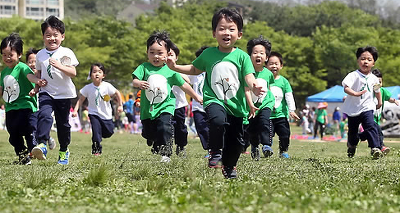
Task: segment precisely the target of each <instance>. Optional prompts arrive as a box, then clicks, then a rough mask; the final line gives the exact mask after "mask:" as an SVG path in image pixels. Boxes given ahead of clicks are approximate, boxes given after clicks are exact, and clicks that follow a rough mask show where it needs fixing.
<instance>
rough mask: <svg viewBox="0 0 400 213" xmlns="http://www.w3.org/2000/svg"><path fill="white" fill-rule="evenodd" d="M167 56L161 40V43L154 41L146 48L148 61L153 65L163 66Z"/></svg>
mask: <svg viewBox="0 0 400 213" xmlns="http://www.w3.org/2000/svg"><path fill="white" fill-rule="evenodd" d="M167 56H168V51H167V48H166V44H165V42H164V41H161V45H160V44H158V43H157V42H154V43H153V44H152V45H151V46H149V48H148V49H147V57H148V58H149V62H150V63H151V64H152V65H153V66H155V67H162V66H164V61H165V58H166V57H167Z"/></svg>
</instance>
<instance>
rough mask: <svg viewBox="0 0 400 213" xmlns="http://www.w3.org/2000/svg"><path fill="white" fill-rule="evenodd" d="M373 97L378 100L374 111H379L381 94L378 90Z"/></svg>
mask: <svg viewBox="0 0 400 213" xmlns="http://www.w3.org/2000/svg"><path fill="white" fill-rule="evenodd" d="M375 97H376V99H378V104H377V105H376V109H379V108H381V106H382V94H381V91H380V90H379V92H375Z"/></svg>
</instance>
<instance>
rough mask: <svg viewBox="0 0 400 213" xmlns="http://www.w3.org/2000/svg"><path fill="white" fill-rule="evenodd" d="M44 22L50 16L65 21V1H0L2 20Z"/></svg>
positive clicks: (0, 16)
mask: <svg viewBox="0 0 400 213" xmlns="http://www.w3.org/2000/svg"><path fill="white" fill-rule="evenodd" d="M13 15H18V16H20V17H22V18H28V19H33V20H44V19H46V18H47V17H48V16H50V15H54V16H57V17H58V18H59V19H64V0H0V18H11V17H12V16H13Z"/></svg>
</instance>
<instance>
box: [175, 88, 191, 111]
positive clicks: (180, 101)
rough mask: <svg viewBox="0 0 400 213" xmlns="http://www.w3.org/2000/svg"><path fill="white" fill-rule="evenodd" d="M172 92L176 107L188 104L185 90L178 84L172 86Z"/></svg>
mask: <svg viewBox="0 0 400 213" xmlns="http://www.w3.org/2000/svg"><path fill="white" fill-rule="evenodd" d="M172 93H174V95H175V98H176V101H175V109H179V108H182V107H185V106H187V105H188V102H187V99H186V94H185V92H184V91H183V90H182V89H181V88H180V87H178V86H172Z"/></svg>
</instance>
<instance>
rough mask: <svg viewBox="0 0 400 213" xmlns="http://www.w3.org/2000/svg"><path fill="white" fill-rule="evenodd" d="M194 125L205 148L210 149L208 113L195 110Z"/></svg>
mask: <svg viewBox="0 0 400 213" xmlns="http://www.w3.org/2000/svg"><path fill="white" fill-rule="evenodd" d="M193 119H194V125H195V127H196V131H197V135H199V138H200V142H201V145H202V146H203V149H204V150H208V131H209V127H208V123H207V114H206V113H205V112H201V111H194V112H193Z"/></svg>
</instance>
